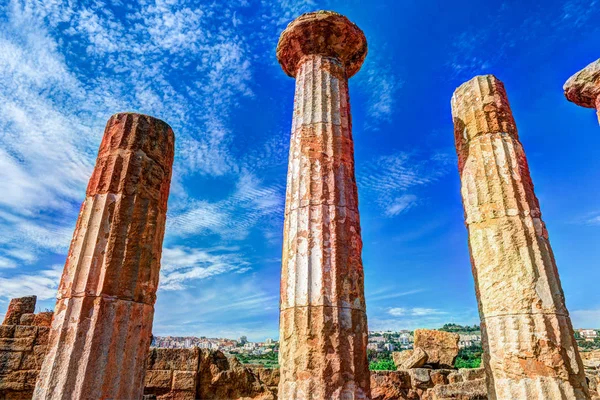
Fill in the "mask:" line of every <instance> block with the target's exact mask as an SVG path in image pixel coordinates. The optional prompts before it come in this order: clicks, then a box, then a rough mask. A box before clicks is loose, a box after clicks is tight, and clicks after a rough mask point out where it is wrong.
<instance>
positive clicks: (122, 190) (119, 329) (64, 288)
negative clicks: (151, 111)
mask: <svg viewBox="0 0 600 400" xmlns="http://www.w3.org/2000/svg"><path fill="white" fill-rule="evenodd" d="M174 140H175V139H174V135H173V131H172V130H171V128H170V127H169V126H168V125H167V124H166V123H164V122H163V121H160V120H158V119H155V118H152V117H149V116H145V115H140V114H132V113H122V114H115V115H113V116H112V117H111V118H110V120H109V121H108V123H107V125H106V129H105V133H104V137H103V139H102V144H101V145H100V150H99V152H98V159H97V161H96V167H95V169H94V172H93V173H92V177H91V178H90V181H89V184H88V188H87V197H86V199H85V201H84V202H83V205H82V207H81V211H80V214H79V219H78V221H77V226H76V228H75V233H74V235H73V240H72V242H71V247H70V250H69V254H68V258H67V262H66V264H65V268H64V271H63V275H62V278H61V282H60V285H59V288H58V296H57V297H58V300H57V303H56V307H55V314H54V318H53V320H52V330H51V332H50V336H49V343H48V353H47V355H46V358H45V361H44V364H43V366H42V369H41V371H40V379H39V380H38V383H37V386H36V389H35V392H34V399H71V398H89V397H90V396H91V397H93V398H119V399H121V398H122V399H125V398H127V399H134V398H140V397H141V396H142V391H143V377H144V360H145V358H146V354H147V352H148V348H149V346H150V337H151V330H152V319H153V315H154V302H155V301H156V290H157V287H158V276H159V270H160V257H161V251H162V240H163V236H164V230H165V218H166V211H167V199H168V194H169V185H170V181H171V168H172V164H173V155H174V154H173V152H174Z"/></svg>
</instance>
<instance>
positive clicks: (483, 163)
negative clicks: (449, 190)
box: [452, 75, 589, 400]
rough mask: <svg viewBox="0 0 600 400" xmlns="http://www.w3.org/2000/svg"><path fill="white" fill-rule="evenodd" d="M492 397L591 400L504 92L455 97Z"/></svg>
mask: <svg viewBox="0 0 600 400" xmlns="http://www.w3.org/2000/svg"><path fill="white" fill-rule="evenodd" d="M452 116H453V118H454V136H455V140H456V149H457V153H458V166H459V170H460V177H461V184H462V185H461V186H462V187H461V193H462V197H463V205H464V209H465V220H466V225H467V229H468V232H469V247H470V250H471V262H472V268H473V275H474V277H475V288H476V292H477V300H478V304H479V314H480V317H481V326H482V333H483V345H484V365H485V368H486V374H487V383H488V391H489V398H490V399H492V400H496V399H502V400H509V399H511V400H512V399H528V400H536V399H538V400H555V399H588V398H589V395H588V390H587V387H586V382H585V375H584V370H583V365H582V362H581V358H580V356H579V353H578V350H577V344H576V342H575V338H574V335H573V328H572V326H571V320H570V318H569V313H568V312H567V308H566V307H565V298H564V294H563V291H562V288H561V284H560V279H559V276H558V271H557V269H556V263H555V260H554V255H553V254H552V248H551V247H550V242H549V240H548V232H547V231H546V226H545V225H544V222H543V221H542V219H541V212H540V206H539V203H538V200H537V198H536V196H535V194H534V191H533V183H532V181H531V177H530V175H529V168H528V165H527V159H526V157H525V153H524V151H523V146H522V145H521V143H520V142H519V137H518V134H517V127H516V125H515V121H514V119H513V116H512V112H511V110H510V106H509V104H508V99H507V97H506V92H505V90H504V85H503V84H502V82H500V81H499V80H498V79H497V78H496V77H494V76H493V75H485V76H477V77H475V78H473V79H471V80H470V81H468V82H466V83H464V84H462V85H461V86H460V87H459V88H458V89H456V91H455V92H454V95H453V97H452Z"/></svg>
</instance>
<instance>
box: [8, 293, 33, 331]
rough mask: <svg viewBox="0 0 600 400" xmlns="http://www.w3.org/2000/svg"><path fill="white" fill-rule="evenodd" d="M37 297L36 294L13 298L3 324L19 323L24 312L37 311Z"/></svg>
mask: <svg viewBox="0 0 600 400" xmlns="http://www.w3.org/2000/svg"><path fill="white" fill-rule="evenodd" d="M36 299H37V297H36V296H26V297H19V298H16V299H11V300H10V303H9V305H8V310H6V315H5V316H4V322H2V325H19V323H20V322H21V316H23V314H32V313H34V312H35V302H36Z"/></svg>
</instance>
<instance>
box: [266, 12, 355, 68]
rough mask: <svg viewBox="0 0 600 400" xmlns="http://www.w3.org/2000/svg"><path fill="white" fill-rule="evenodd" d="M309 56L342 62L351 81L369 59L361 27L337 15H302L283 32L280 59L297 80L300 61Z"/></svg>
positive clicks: (320, 13) (280, 40)
mask: <svg viewBox="0 0 600 400" xmlns="http://www.w3.org/2000/svg"><path fill="white" fill-rule="evenodd" d="M309 55H321V56H325V57H332V58H336V59H339V60H340V62H341V63H342V64H343V65H344V67H345V68H346V75H347V77H348V78H350V77H351V76H353V75H354V74H356V73H357V72H358V70H360V67H361V66H362V64H363V61H364V60H365V57H366V56H367V39H366V38H365V34H364V33H363V31H362V30H360V28H359V27H358V26H356V25H355V24H354V23H352V22H351V21H350V20H349V19H348V18H346V17H345V16H343V15H341V14H338V13H336V12H333V11H316V12H311V13H306V14H302V15H301V16H299V17H298V18H296V19H295V20H293V21H292V22H290V24H289V25H288V26H287V28H286V29H285V30H284V31H283V32H282V33H281V36H280V37H279V43H278V44H277V59H278V60H279V64H281V68H283V71H284V72H285V73H286V74H288V75H289V76H291V77H296V72H297V70H298V66H299V63H300V61H301V60H302V59H303V58H304V57H305V56H309Z"/></svg>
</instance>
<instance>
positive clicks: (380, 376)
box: [371, 371, 411, 400]
mask: <svg viewBox="0 0 600 400" xmlns="http://www.w3.org/2000/svg"><path fill="white" fill-rule="evenodd" d="M410 388H411V381H410V375H409V374H408V372H407V371H371V398H372V399H373V400H394V399H403V398H404V396H405V395H406V393H407V391H408V390H409V389H410Z"/></svg>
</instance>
